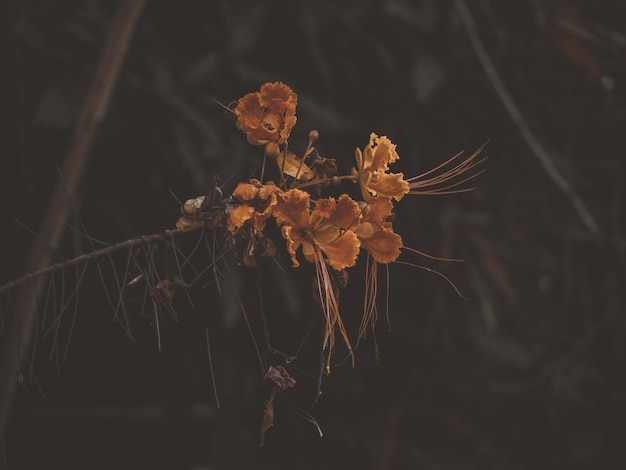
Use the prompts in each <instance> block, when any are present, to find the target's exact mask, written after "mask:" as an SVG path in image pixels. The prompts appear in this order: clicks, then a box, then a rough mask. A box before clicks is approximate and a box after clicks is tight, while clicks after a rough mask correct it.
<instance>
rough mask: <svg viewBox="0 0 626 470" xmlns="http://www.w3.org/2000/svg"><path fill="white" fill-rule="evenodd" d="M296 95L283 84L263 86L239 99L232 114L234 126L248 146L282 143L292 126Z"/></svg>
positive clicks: (276, 83) (294, 120)
mask: <svg viewBox="0 0 626 470" xmlns="http://www.w3.org/2000/svg"><path fill="white" fill-rule="evenodd" d="M297 102H298V97H297V95H296V94H295V93H294V92H293V90H292V89H291V88H289V87H288V86H287V85H285V84H284V83H280V82H275V83H266V84H265V85H263V86H262V87H261V90H260V92H258V91H257V92H254V93H248V94H247V95H245V96H244V97H243V98H241V99H240V100H239V101H238V103H237V107H236V108H235V114H236V115H237V127H238V128H239V129H241V130H242V131H243V132H244V133H245V134H246V136H247V138H248V142H249V143H251V144H252V145H265V144H267V143H268V142H276V143H277V144H283V143H284V142H285V141H286V140H287V139H288V138H289V134H290V133H291V129H292V128H293V126H294V125H295V123H296V104H297Z"/></svg>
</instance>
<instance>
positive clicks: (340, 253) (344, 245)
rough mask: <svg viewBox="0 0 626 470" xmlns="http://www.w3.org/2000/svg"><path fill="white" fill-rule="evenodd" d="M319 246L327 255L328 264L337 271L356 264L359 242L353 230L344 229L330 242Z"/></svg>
mask: <svg viewBox="0 0 626 470" xmlns="http://www.w3.org/2000/svg"><path fill="white" fill-rule="evenodd" d="M319 246H320V248H321V249H322V251H323V252H324V253H325V254H326V256H327V257H328V262H329V263H330V265H331V266H332V267H333V268H334V269H336V270H337V271H341V270H342V269H345V268H349V267H350V266H354V265H355V264H356V259H357V256H359V250H360V247H361V242H360V241H359V239H358V238H357V236H356V234H355V233H354V232H352V231H351V230H346V231H345V232H343V233H342V234H341V236H339V237H338V238H336V239H335V240H334V241H333V242H332V243H329V244H324V245H322V244H320V245H319Z"/></svg>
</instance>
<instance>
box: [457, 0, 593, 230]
mask: <svg viewBox="0 0 626 470" xmlns="http://www.w3.org/2000/svg"><path fill="white" fill-rule="evenodd" d="M454 4H455V6H456V9H457V10H458V12H459V15H461V19H462V20H463V24H464V25H465V29H466V30H467V34H468V36H469V38H470V41H471V43H472V46H473V47H474V51H475V52H476V55H477V56H478V59H479V60H480V63H481V65H482V66H483V69H484V70H485V73H486V74H487V77H489V80H491V84H492V85H493V87H494V88H495V90H496V93H497V94H498V97H499V98H500V100H501V101H502V104H504V107H505V108H506V110H507V111H508V113H509V115H510V116H511V119H513V122H515V124H516V125H517V128H518V129H519V131H520V133H521V134H522V137H523V138H524V140H525V141H526V143H527V144H528V146H529V147H530V149H531V150H532V152H533V154H534V155H535V156H536V157H537V158H538V159H539V161H540V163H541V165H542V166H543V168H544V170H545V171H546V173H548V176H549V177H550V179H551V180H552V181H553V182H554V184H555V185H556V186H557V187H558V188H559V189H560V190H561V191H563V192H564V193H565V194H566V195H567V196H568V197H569V199H570V201H571V202H572V205H573V206H574V209H575V210H576V212H578V215H579V216H580V218H581V220H582V222H583V224H584V225H585V226H586V227H587V230H589V232H590V233H591V234H592V235H593V236H594V237H595V238H597V237H598V236H599V235H600V228H599V227H598V224H597V223H596V221H595V220H594V218H593V217H592V216H591V213H590V212H589V210H588V209H587V206H586V205H585V203H584V202H583V200H582V199H581V198H580V197H579V196H578V194H577V193H576V190H575V189H574V188H573V187H572V185H571V184H570V182H569V181H568V180H567V179H566V178H565V177H564V176H563V174H562V173H561V172H560V171H559V169H558V168H557V167H556V165H555V163H554V161H553V160H552V157H551V156H550V153H549V152H548V151H547V150H546V149H545V148H544V147H543V146H542V145H541V143H540V142H539V140H538V139H537V138H536V137H535V135H534V134H533V132H532V130H531V128H530V125H529V124H528V122H527V121H526V118H525V117H524V115H523V114H522V112H521V111H520V109H519V107H518V106H517V104H516V103H515V101H514V100H513V97H512V96H511V94H510V93H509V91H508V90H507V88H506V85H505V84H504V82H503V81H502V78H500V75H499V74H498V71H497V70H496V68H495V66H494V64H493V62H492V61H491V59H490V58H489V54H487V51H486V49H485V46H484V45H483V43H482V41H481V40H480V37H479V35H478V32H477V30H476V23H475V22H474V18H473V17H472V14H471V12H470V11H469V9H468V8H467V6H466V5H465V2H464V1H463V0H454Z"/></svg>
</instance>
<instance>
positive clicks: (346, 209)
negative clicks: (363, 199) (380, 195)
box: [328, 194, 361, 230]
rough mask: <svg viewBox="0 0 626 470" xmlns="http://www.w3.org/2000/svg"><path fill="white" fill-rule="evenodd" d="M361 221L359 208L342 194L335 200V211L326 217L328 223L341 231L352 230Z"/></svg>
mask: <svg viewBox="0 0 626 470" xmlns="http://www.w3.org/2000/svg"><path fill="white" fill-rule="evenodd" d="M360 221H361V208H360V207H359V205H358V204H357V203H356V201H354V200H353V199H352V198H350V196H348V195H347V194H342V195H341V196H339V199H338V200H337V207H336V209H335V211H334V212H333V213H332V214H331V215H330V217H328V222H329V223H331V224H333V225H336V226H337V227H341V228H343V229H349V230H354V228H355V227H356V226H357V225H358V223H359V222H360Z"/></svg>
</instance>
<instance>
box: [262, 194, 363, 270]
mask: <svg viewBox="0 0 626 470" xmlns="http://www.w3.org/2000/svg"><path fill="white" fill-rule="evenodd" d="M309 205H310V199H309V194H308V193H306V192H304V191H302V190H299V189H291V190H289V191H287V192H286V193H282V194H280V195H278V201H277V203H276V206H275V207H274V217H275V218H276V223H277V224H278V225H281V226H282V234H283V237H284V238H285V239H286V240H287V251H288V252H289V254H290V255H291V260H292V262H293V266H294V267H297V266H299V265H300V263H299V262H298V260H297V258H296V251H297V250H298V248H299V247H300V245H302V252H303V253H304V257H305V258H306V260H307V261H309V262H310V263H319V262H320V261H321V259H320V258H321V253H320V250H321V252H323V253H324V254H325V255H326V257H327V258H328V262H329V264H330V265H331V266H332V267H333V268H334V269H336V270H337V271H340V270H342V269H344V268H347V267H350V266H354V264H355V263H356V258H357V256H358V254H359V249H360V242H359V239H358V237H357V236H356V234H355V233H354V230H355V228H356V227H357V225H358V223H359V221H360V219H361V210H360V208H359V206H358V204H357V203H356V202H355V201H353V200H352V199H351V198H350V197H349V196H347V195H346V194H343V195H341V196H339V199H338V200H335V199H333V198H326V199H319V200H318V201H317V202H316V204H315V208H314V209H313V211H311V210H310V209H309Z"/></svg>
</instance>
